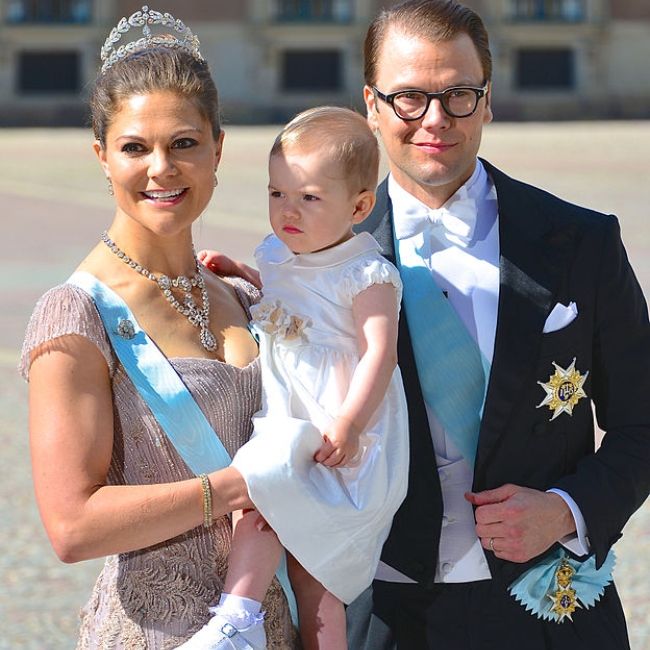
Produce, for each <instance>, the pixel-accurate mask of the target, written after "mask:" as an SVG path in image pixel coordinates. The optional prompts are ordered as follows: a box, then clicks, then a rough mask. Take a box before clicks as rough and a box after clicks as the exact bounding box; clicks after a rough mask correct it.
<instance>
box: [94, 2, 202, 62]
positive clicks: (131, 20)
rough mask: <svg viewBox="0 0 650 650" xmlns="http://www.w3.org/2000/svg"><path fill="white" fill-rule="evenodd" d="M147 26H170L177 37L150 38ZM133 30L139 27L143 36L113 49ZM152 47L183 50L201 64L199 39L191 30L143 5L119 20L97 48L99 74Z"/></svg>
mask: <svg viewBox="0 0 650 650" xmlns="http://www.w3.org/2000/svg"><path fill="white" fill-rule="evenodd" d="M150 25H163V26H164V27H171V28H173V29H174V31H176V32H178V34H179V36H178V37H177V36H174V35H173V34H161V35H159V36H154V35H153V34H152V33H151V27H150ZM134 27H142V33H143V35H144V36H143V37H142V38H139V39H137V40H136V41H131V42H129V43H126V44H124V45H120V46H119V47H118V48H117V49H116V48H115V44H116V43H118V42H119V41H120V40H121V38H122V36H123V35H124V34H126V33H127V32H128V31H130V30H131V29H133V28H134ZM155 45H162V46H163V47H170V48H179V49H182V50H186V51H187V52H189V53H190V54H191V55H192V56H193V57H194V58H195V59H198V60H199V61H203V57H202V56H201V52H199V46H200V43H199V39H198V38H197V37H196V36H194V34H193V33H192V30H191V29H190V28H189V27H187V25H185V23H184V22H183V21H182V20H178V19H177V18H174V16H172V15H171V14H170V13H162V12H160V11H153V10H151V9H149V7H148V6H147V5H144V6H143V7H142V10H141V11H136V12H135V13H134V14H131V15H130V16H129V17H128V18H126V17H124V18H122V20H120V22H119V23H118V24H117V26H116V27H114V28H113V29H112V30H111V33H110V34H109V35H108V38H107V39H106V41H105V42H104V46H103V47H102V49H101V59H102V62H103V65H102V70H101V71H102V73H104V72H106V70H108V69H109V68H110V67H112V66H113V65H115V63H117V62H118V61H120V60H122V59H124V58H125V57H127V56H128V55H129V54H132V53H133V52H137V51H138V50H142V49H145V48H147V47H152V46H155Z"/></svg>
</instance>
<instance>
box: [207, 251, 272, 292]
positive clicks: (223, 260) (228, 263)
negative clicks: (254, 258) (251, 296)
mask: <svg viewBox="0 0 650 650" xmlns="http://www.w3.org/2000/svg"><path fill="white" fill-rule="evenodd" d="M197 257H198V258H199V262H201V263H202V264H203V265H204V266H205V267H206V268H207V269H210V271H212V272H213V273H216V274H217V275H236V276H238V277H240V278H243V279H244V280H247V281H248V282H250V283H251V284H253V285H255V286H256V287H257V288H258V289H261V288H262V282H261V281H260V274H259V271H257V270H255V269H254V268H252V267H251V266H248V264H244V263H243V262H238V261H237V260H233V259H231V258H230V257H228V256H227V255H224V254H223V253H219V252H218V251H209V250H208V251H205V250H203V251H199V254H198V255H197Z"/></svg>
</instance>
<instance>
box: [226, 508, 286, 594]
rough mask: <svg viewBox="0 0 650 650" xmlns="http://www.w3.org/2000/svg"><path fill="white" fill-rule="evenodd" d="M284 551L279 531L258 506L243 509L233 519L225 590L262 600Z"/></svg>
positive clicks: (228, 592)
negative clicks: (277, 533) (239, 514)
mask: <svg viewBox="0 0 650 650" xmlns="http://www.w3.org/2000/svg"><path fill="white" fill-rule="evenodd" d="M233 518H234V517H233ZM281 552H282V546H281V545H280V542H279V540H278V538H277V535H276V534H275V533H274V532H273V530H272V529H271V528H270V527H269V526H268V525H266V524H265V522H264V520H263V519H262V518H261V516H260V514H259V513H258V512H257V510H248V511H246V512H244V513H243V514H242V515H241V516H240V517H239V518H237V519H236V520H235V521H234V523H233V536H232V548H231V551H230V555H229V556H228V573H227V575H226V584H225V585H224V592H225V593H227V594H232V595H233V596H241V597H244V598H251V599H253V600H257V601H259V602H262V600H264V596H265V595H266V591H267V589H268V588H269V585H270V584H271V581H272V580H273V576H274V574H275V572H276V570H277V568H278V564H279V562H280V554H281Z"/></svg>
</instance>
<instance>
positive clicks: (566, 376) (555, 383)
mask: <svg viewBox="0 0 650 650" xmlns="http://www.w3.org/2000/svg"><path fill="white" fill-rule="evenodd" d="M553 366H554V367H555V373H554V374H553V375H551V376H550V377H549V380H548V381H547V382H546V383H544V382H541V381H538V382H537V383H538V384H539V385H540V386H541V387H542V388H543V389H544V391H545V392H546V397H544V399H543V400H542V401H541V402H540V403H539V404H538V405H537V408H540V407H542V406H548V408H549V409H551V411H553V415H552V416H551V420H555V418H556V417H557V416H558V415H561V414H562V413H568V414H569V415H573V409H574V407H575V405H576V404H577V403H578V402H579V401H580V400H581V399H582V398H583V397H587V393H585V391H584V389H583V385H584V383H585V381H586V380H587V377H588V376H589V371H587V372H585V374H584V375H583V374H581V373H580V372H579V371H578V370H576V359H575V357H574V358H573V361H572V362H571V365H570V366H569V367H568V368H566V369H565V368H561V367H560V366H558V365H557V363H555V361H553Z"/></svg>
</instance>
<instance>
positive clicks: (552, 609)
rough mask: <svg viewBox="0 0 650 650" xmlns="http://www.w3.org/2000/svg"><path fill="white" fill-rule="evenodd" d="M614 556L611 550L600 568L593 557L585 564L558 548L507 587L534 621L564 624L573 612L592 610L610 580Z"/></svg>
mask: <svg viewBox="0 0 650 650" xmlns="http://www.w3.org/2000/svg"><path fill="white" fill-rule="evenodd" d="M615 562H616V557H615V556H614V552H613V551H611V550H610V552H609V553H608V554H607V557H606V558H605V561H604V562H603V564H602V566H601V567H600V568H599V569H596V560H595V558H594V556H593V555H592V556H590V557H588V558H587V559H586V560H585V561H584V562H579V561H578V560H574V559H572V558H570V557H569V556H568V555H567V554H566V552H565V551H564V550H563V549H558V550H557V551H555V552H554V553H552V554H551V555H549V556H547V557H545V558H544V559H543V560H541V561H540V562H539V563H538V564H536V565H535V566H534V567H532V568H531V569H528V571H526V572H525V573H523V574H522V575H521V576H519V578H517V579H516V580H515V581H514V582H513V583H512V584H511V585H510V587H508V591H509V592H510V594H511V595H512V596H513V597H514V598H515V600H518V601H519V602H520V603H521V604H522V605H523V606H524V607H525V608H526V610H527V611H529V612H530V613H531V614H534V615H535V616H537V618H541V619H544V620H546V621H553V622H555V623H564V621H565V620H566V619H568V620H569V621H571V622H573V619H572V618H571V616H572V614H573V613H574V612H575V611H576V609H578V608H580V609H589V608H590V607H593V606H594V605H595V604H596V603H597V602H598V601H599V600H600V598H601V596H602V595H603V593H604V592H605V587H606V586H607V585H608V584H609V583H610V582H611V581H612V570H613V569H614V564H615Z"/></svg>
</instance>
